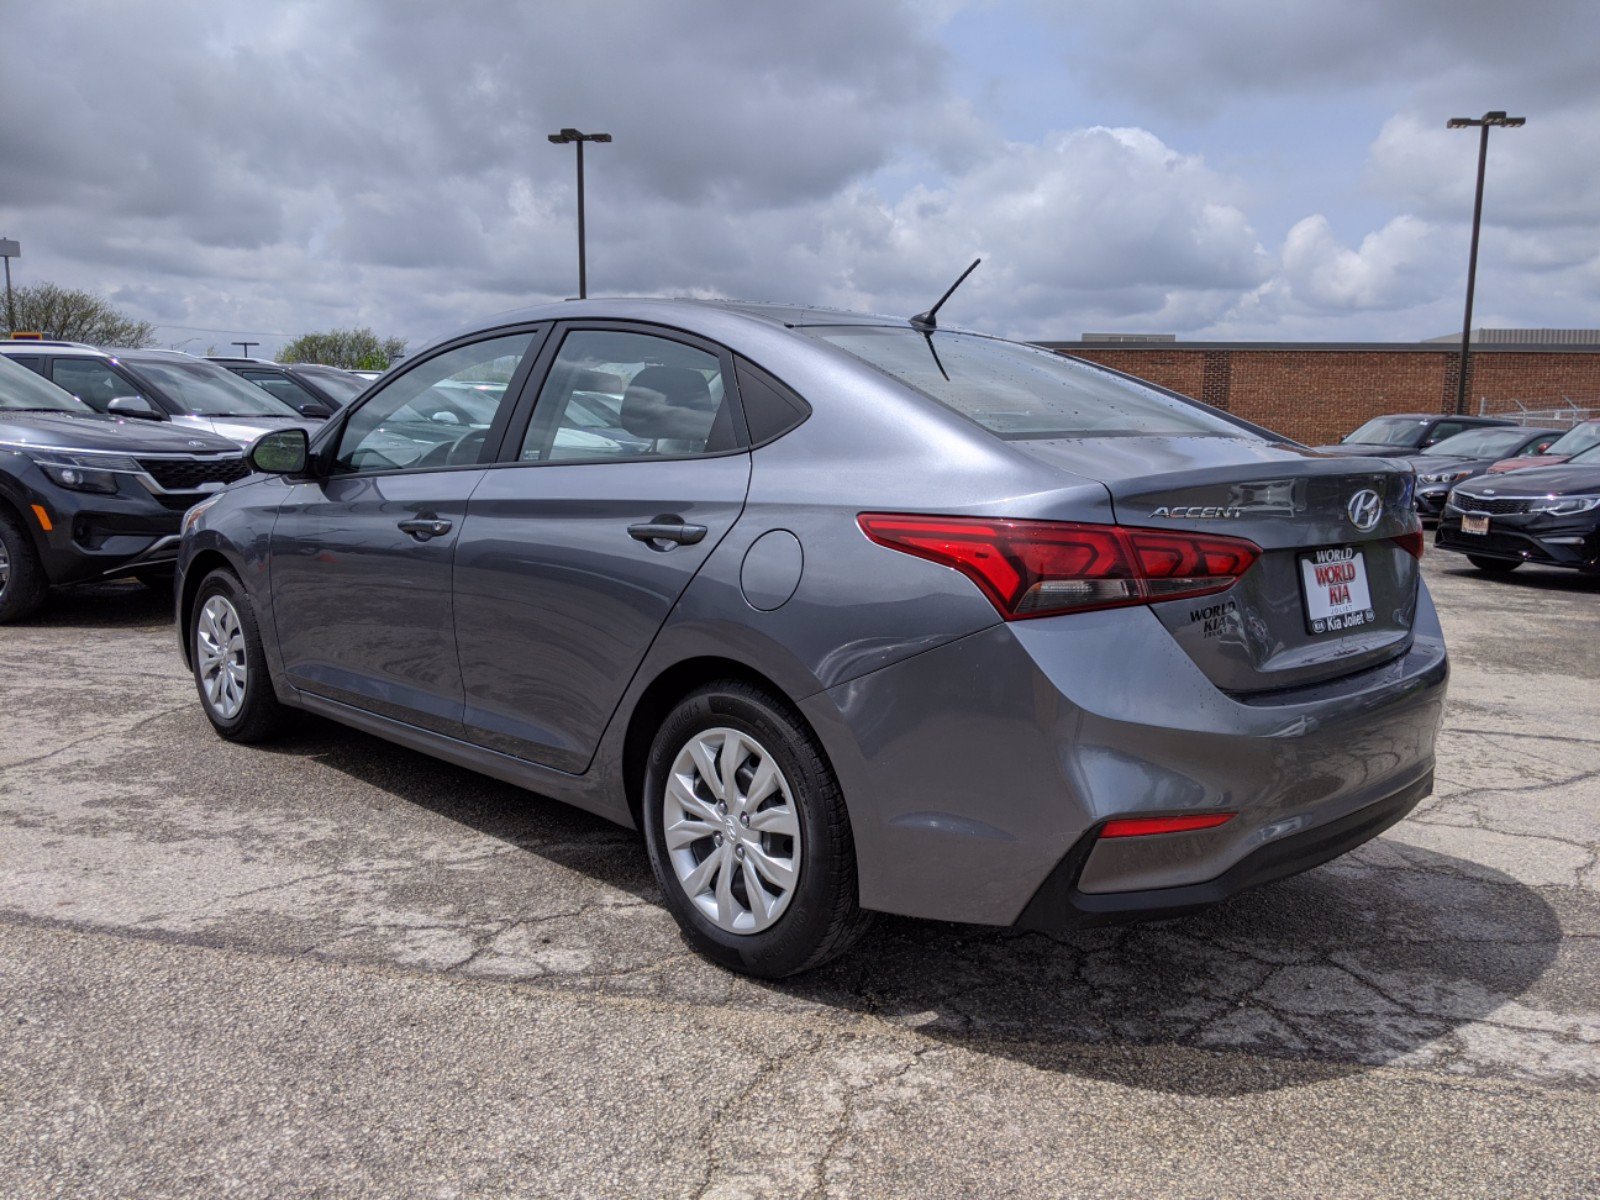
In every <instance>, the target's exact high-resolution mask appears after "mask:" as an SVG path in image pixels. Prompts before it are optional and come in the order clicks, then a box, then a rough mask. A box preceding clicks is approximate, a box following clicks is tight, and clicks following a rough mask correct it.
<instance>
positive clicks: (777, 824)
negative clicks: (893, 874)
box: [643, 681, 868, 979]
mask: <svg viewBox="0 0 1600 1200" xmlns="http://www.w3.org/2000/svg"><path fill="white" fill-rule="evenodd" d="M643 816H644V825H645V839H646V843H647V845H648V846H649V850H650V863H651V866H652V867H653V868H654V869H655V874H656V879H657V881H658V882H659V883H660V885H661V890H662V894H663V896H664V897H665V899H666V904H667V908H668V909H669V910H670V911H671V912H672V915H673V916H674V917H675V918H677V921H678V924H679V925H680V926H681V927H682V929H683V932H684V935H685V937H686V938H687V939H688V941H689V943H690V944H691V945H692V946H693V947H694V948H695V949H696V950H698V951H699V952H700V953H701V954H703V955H705V956H706V957H707V958H710V959H711V960H712V961H714V962H716V963H719V964H721V965H722V966H725V967H729V968H731V969H732V970H735V971H742V972H744V973H746V974H749V975H758V976H761V977H763V978H767V979H781V978H783V977H784V976H786V975H794V974H797V973H799V972H801V971H805V970H809V969H810V968H812V967H815V966H818V965H820V964H822V963H824V962H826V961H827V960H829V959H831V958H834V957H837V956H838V955H840V954H843V953H844V952H845V951H846V950H848V949H849V948H850V946H851V944H852V943H854V941H855V940H856V938H857V937H859V936H860V934H861V932H862V930H863V929H865V927H866V924H867V921H868V914H866V913H864V912H862V910H861V908H860V906H859V905H858V904H857V902H856V863H855V845H854V842H853V840H852V838H851V834H850V821H849V817H848V815H847V813H846V812H845V807H844V797H843V796H842V795H841V794H840V791H839V784H838V781H837V780H836V779H835V778H834V774H833V770H832V768H831V767H829V765H828V762H827V759H826V758H825V757H824V755H823V753H822V747H821V746H820V745H818V744H817V741H816V738H815V737H814V736H813V735H812V734H811V732H810V731H809V730H808V729H806V728H805V726H804V724H803V723H802V722H801V721H800V720H799V718H798V717H797V716H796V715H794V714H793V713H791V712H790V711H789V710H788V708H787V706H785V705H784V704H782V703H781V702H779V701H778V700H776V699H775V698H774V697H772V696H770V695H768V694H767V693H766V692H764V691H762V690H760V689H759V688H756V687H753V686H751V685H749V684H746V683H739V682H733V681H729V682H724V683H716V684H711V685H708V686H706V687H703V688H701V689H700V690H699V691H697V692H694V693H693V694H691V695H690V696H688V697H686V698H685V699H684V700H683V701H682V702H681V703H680V704H679V705H678V706H677V707H676V708H674V709H673V710H672V712H671V713H670V714H669V715H668V717H667V719H666V720H665V721H664V722H663V723H662V726H661V728H660V730H659V731H658V732H657V734H656V739H655V743H654V745H653V747H652V749H651V752H650V763H649V769H648V772H647V774H646V777H645V796H644V813H643Z"/></svg>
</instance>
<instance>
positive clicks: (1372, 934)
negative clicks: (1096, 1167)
mask: <svg viewBox="0 0 1600 1200" xmlns="http://www.w3.org/2000/svg"><path fill="white" fill-rule="evenodd" d="M278 749H279V752H281V753H290V754H306V755H315V756H316V757H317V758H318V760H319V762H321V763H323V764H324V765H327V766H330V767H332V768H334V769H336V770H338V771H341V772H343V773H345V774H348V775H349V776H351V777H352V778H354V779H356V780H359V781H361V782H363V783H365V784H367V785H369V786H375V787H379V788H381V789H383V790H385V791H387V792H389V793H391V794H393V795H395V796H396V797H397V798H398V799H401V800H402V801H404V802H406V803H409V804H412V805H416V806H418V807H419V808H422V809H426V810H430V811H431V812H433V813H435V814H437V815H439V816H442V817H444V818H446V819H448V820H450V821H453V822H456V823H459V824H461V825H463V826H466V827H468V828H470V829H472V830H475V831H477V832H479V833H482V834H486V835H488V836H489V837H492V838H495V839H498V840H499V841H501V842H504V843H509V844H511V845H514V846H516V847H518V848H519V849H521V850H523V851H525V852H526V853H527V854H529V855H531V856H534V857H536V858H540V859H544V860H546V861H547V862H549V863H552V864H554V865H557V866H559V867H563V868H566V869H568V870H575V871H579V872H582V873H583V874H584V875H586V876H587V877H588V878H589V879H590V881H591V882H592V883H594V884H598V885H600V888H599V890H602V891H603V890H605V889H615V890H617V891H620V892H623V893H627V894H628V895H629V896H631V897H633V898H636V900H639V901H643V902H644V903H645V904H646V905H647V906H649V908H648V911H646V912H645V914H644V917H643V918H642V919H641V918H640V916H639V915H637V912H636V913H634V914H631V915H630V916H629V917H628V918H627V919H626V920H624V919H623V918H622V917H621V916H620V915H618V914H617V912H616V911H615V910H607V909H606V908H605V907H604V906H600V907H598V909H597V910H596V911H594V912H590V913H588V914H586V916H585V917H584V918H582V919H581V920H577V921H574V922H572V923H569V924H566V925H562V924H553V925H541V926H540V928H541V931H542V932H543V935H544V936H543V937H542V939H541V940H542V941H544V942H545V943H547V944H554V945H555V946H556V947H557V948H558V949H565V950H567V951H571V952H574V955H575V961H577V960H581V961H583V962H587V963H589V964H590V966H589V967H586V968H579V969H574V971H573V972H572V974H571V975H570V976H566V977H563V976H561V975H560V974H559V973H556V974H552V973H551V972H550V971H549V970H548V969H546V968H545V967H535V966H533V965H532V964H531V963H530V965H529V966H528V968H527V969H526V970H521V969H519V967H518V966H517V961H516V959H515V958H514V957H509V958H508V957H506V956H505V955H502V956H501V957H500V958H499V960H498V962H497V965H496V966H495V969H494V970H493V972H492V974H493V977H495V978H499V979H504V980H510V981H525V982H537V983H538V984H540V985H541V986H558V987H560V986H571V987H573V988H581V989H585V990H593V989H594V988H596V987H599V988H607V987H610V986H612V985H613V984H612V981H614V980H617V979H620V978H623V977H627V978H628V979H629V981H630V982H629V985H628V989H627V990H628V991H629V992H630V994H637V992H638V991H639V990H640V988H641V987H646V988H647V989H648V990H649V991H650V992H651V994H655V995H658V996H661V997H664V998H668V999H671V998H673V997H681V998H682V999H683V1001H684V1002H685V1003H693V1004H696V1005H704V1004H706V1003H708V1002H711V1003H716V1004H725V1005H731V1006H736V1007H758V1008H769V1009H777V1010H785V1011H788V1010H794V1009H795V1008H796V1007H797V1006H798V1007H800V1008H806V1007H812V1006H816V1007H822V1008H828V1009H835V1010H843V1011H848V1012H853V1013H860V1014H867V1015H871V1016H873V1017H877V1018H880V1019H883V1020H886V1021H889V1022H891V1023H894V1024H896V1025H899V1026H902V1027H905V1028H909V1029H915V1030H916V1031H917V1032H918V1033H920V1034H921V1035H923V1036H924V1037H926V1038H929V1039H932V1040H934V1041H937V1042H943V1043H947V1044H950V1045H952V1046H959V1047H962V1048H964V1049H966V1050H969V1051H973V1052H978V1053H984V1054H996V1055H1001V1056H1004V1057H1006V1058H1009V1059H1014V1060H1018V1061H1021V1062H1025V1063H1027V1064H1029V1065H1030V1066H1033V1067H1035V1068H1037V1069H1040V1070H1049V1071H1056V1072H1065V1073H1071V1074H1079V1075H1087V1076H1093V1077H1096V1078H1103V1079H1107V1080H1114V1081H1117V1082H1121V1083H1125V1084H1127V1085H1129V1086H1137V1087H1142V1088H1148V1089H1154V1090H1160V1091H1169V1092H1176V1093H1180V1094H1192V1095H1234V1094H1244V1093H1248V1092H1253V1091H1259V1090H1263V1089H1271V1088H1279V1087H1284V1086H1288V1085H1291V1084H1298V1083H1303V1082H1308V1081H1312V1080H1315V1079H1317V1078H1325V1077H1329V1076H1333V1075H1342V1074H1349V1073H1351V1072H1354V1071H1360V1070H1365V1069H1368V1068H1370V1067H1374V1066H1379V1065H1383V1064H1388V1063H1406V1064H1409V1065H1427V1066H1430V1067H1432V1068H1434V1069H1438V1070H1448V1071H1455V1070H1467V1071H1470V1070H1472V1069H1473V1064H1472V1062H1471V1061H1469V1057H1470V1052H1469V1049H1468V1048H1466V1047H1464V1046H1463V1044H1462V1041H1463V1040H1462V1039H1460V1038H1458V1037H1457V1036H1456V1031H1457V1030H1459V1029H1460V1028H1461V1027H1462V1026H1465V1025H1476V1024H1478V1023H1481V1022H1484V1021H1486V1020H1488V1019H1490V1018H1491V1016H1493V1015H1494V1014H1496V1012H1497V1010H1501V1009H1503V1008H1504V1007H1505V1006H1506V1005H1507V1003H1508V1002H1509V1001H1513V1000H1515V999H1517V998H1518V997H1520V996H1523V995H1524V994H1525V993H1527V992H1528V991H1529V990H1530V989H1531V988H1533V987H1534V985H1535V984H1536V982H1537V981H1538V980H1539V979H1540V977H1541V976H1542V975H1543V974H1544V973H1545V972H1546V970H1547V969H1548V968H1549V966H1550V965H1551V963H1552V961H1553V960H1554V958H1555V956H1556V953H1557V950H1558V947H1559V945H1560V941H1561V936H1562V934H1561V927H1560V923H1559V920H1558V918H1557V916H1556V914H1555V912H1554V911H1553V910H1552V909H1551V908H1550V906H1549V905H1548V904H1546V903H1545V901H1544V900H1543V899H1541V898H1540V896H1539V895H1538V894H1537V893H1536V892H1535V891H1533V890H1532V889H1531V888H1529V887H1527V886H1525V885H1523V884H1521V883H1519V882H1517V881H1515V880H1513V879H1511V878H1510V877H1508V876H1506V875H1504V874H1502V873H1500V872H1498V871H1494V870H1492V869H1489V868H1486V867H1483V866H1480V865H1479V864H1477V863H1473V862H1469V861H1466V860H1462V859H1458V858H1453V857H1450V856H1447V855H1443V854H1438V853H1434V852H1432V851H1427V850H1422V849H1419V848H1415V847H1412V846H1408V845H1405V844H1403V843H1401V842H1399V841H1395V840H1390V839H1380V840H1379V841H1377V842H1374V843H1370V844H1368V845H1367V846H1363V847H1360V848H1358V849H1357V850H1356V851H1354V852H1353V853H1352V854H1350V855H1347V856H1345V857H1344V858H1342V859H1339V860H1337V861H1335V862H1334V863H1330V864H1327V865H1325V866H1323V867H1321V868H1318V869H1317V870H1315V871H1312V872H1309V873H1307V874H1305V875H1301V876H1297V877H1294V878H1291V879H1288V880H1284V881H1281V882H1278V883H1275V884H1272V885H1268V886H1266V887H1262V888H1258V889H1255V890H1253V891H1250V892H1246V893H1243V894H1241V895H1239V896H1236V897H1234V898H1233V899H1232V900H1230V901H1228V902H1226V903H1224V904H1222V905H1219V906H1217V907H1216V908H1213V909H1210V910H1207V911H1205V912H1202V913H1200V914H1197V915H1194V916H1190V917H1186V918H1182V919H1179V920H1174V921H1167V922H1163V923H1159V924H1151V925H1129V926H1121V927H1116V928H1108V929H1099V930H1086V931H1078V932H1069V933H1061V934H1057V935H1053V936H1046V935H1042V934H1037V933H1022V932H1017V931H1012V930H1008V929H991V928H985V927H977V926H960V925H950V924H943V923H934V922H924V921H914V920H908V919H904V918H895V917H879V918H878V919H877V921H876V922H875V924H874V926H873V928H872V929H871V930H870V931H869V932H868V933H867V934H866V936H865V937H864V938H863V940H862V941H861V942H860V943H859V944H858V945H857V946H856V948H855V949H854V950H853V951H852V952H851V953H850V954H849V955H847V956H846V957H845V958H843V959H841V960H840V961H838V962H836V963H833V964H830V965H828V966H826V967H824V968H822V969H819V970H817V971H814V972H811V973H809V974H807V975H804V976H801V977H798V978H795V979H791V980H786V981H783V982H781V983H776V984H773V983H765V982H760V981H754V980H748V979H742V978H733V977H729V976H726V975H724V974H723V973H722V972H721V971H720V970H719V968H716V967H713V966H711V965H710V964H708V963H706V962H704V961H703V960H701V959H700V958H698V957H697V956H695V955H693V954H691V953H686V952H684V947H683V945H682V943H681V942H680V941H679V939H678V937H677V934H676V930H675V928H673V927H672V926H671V921H670V918H669V917H668V915H667V914H666V912H665V911H664V910H663V909H661V907H660V895H659V891H658V889H657V887H656V883H655V879H654V877H653V875H652V874H651V871H650V868H649V866H648V864H647V862H646V859H645V852H644V847H643V845H642V843H641V841H640V839H639V838H638V836H637V835H636V834H633V833H630V832H627V831H624V830H621V829H619V828H617V827H615V826H613V825H611V824H610V823H608V822H606V821H603V820H601V819H599V818H597V817H593V816H590V815H588V814H586V813H582V812H580V811H578V810H576V809H573V808H571V807H569V806H567V805H564V804H561V803H559V802H556V801H553V800H547V799H543V798H539V797H536V796H534V795H532V794H530V793H526V792H523V791H521V790H520V789H517V788H514V787H512V786H510V785H507V784H501V783H498V782H496V781H494V780H491V779H487V778H486V777H483V776H480V775H477V774H474V773H472V772H469V771H465V770H461V769H458V768H455V767H452V766H449V765H448V764H445V763H441V762H438V761H436V760H433V759H430V758H427V757H425V756H422V755H420V754H414V753H412V752H410V751H405V750H401V749H399V748H397V747H394V746H391V745H389V744H388V743H386V742H382V741H380V740H378V739H376V738H372V737H368V736H366V735H363V734H358V733H355V732H353V731H349V730H345V729H342V728H340V727H338V726H335V725H333V724H331V723H328V722H322V721H312V722H308V726H307V729H306V731H305V732H304V733H302V734H301V735H299V736H297V737H295V738H294V739H292V740H291V741H289V742H287V743H284V744H282V745H281V746H280V747H279V748H278ZM518 874H519V870H518V869H517V868H516V867H515V863H514V860H513V863H512V869H511V872H510V875H511V882H510V883H509V884H507V885H506V886H508V887H509V888H510V889H511V890H509V891H508V892H507V893H505V895H506V897H507V899H506V900H504V901H502V903H505V904H508V905H511V906H515V905H516V904H517V900H516V899H515V897H516V896H517V895H518V892H517V890H516V889H517V888H519V887H520V886H521V885H520V883H519V882H517V877H518ZM538 877H539V873H538V872H537V870H536V869H535V870H534V871H533V873H532V874H531V875H530V876H529V880H530V883H531V882H534V881H536V880H537V879H538ZM501 915H502V916H505V917H507V918H516V917H518V916H528V917H530V918H531V919H532V920H536V921H537V920H541V919H542V918H539V917H537V915H536V914H531V913H530V914H517V913H503V914H501ZM482 962H483V960H482V959H480V960H479V963H480V965H481V963H482ZM469 973H470V969H469ZM708 997H715V999H713V1000H708ZM1155 1048H1161V1049H1163V1050H1165V1051H1171V1050H1173V1049H1174V1048H1177V1049H1178V1050H1179V1053H1178V1054H1177V1055H1176V1056H1175V1055H1174V1054H1173V1053H1170V1052H1168V1053H1159V1054H1152V1053H1150V1052H1149V1051H1150V1050H1152V1049H1155ZM1206 1051H1237V1052H1242V1054H1241V1053H1233V1054H1216V1053H1205V1052H1206ZM1246 1056H1249V1057H1246ZM1262 1058H1266V1059H1272V1060H1278V1061H1277V1063H1276V1065H1274V1064H1273V1063H1262V1062H1260V1060H1261V1059H1262ZM1283 1060H1292V1061H1293V1062H1294V1063H1295V1064H1297V1065H1296V1066H1295V1067H1293V1068H1290V1069H1285V1066H1284V1061H1283Z"/></svg>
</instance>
